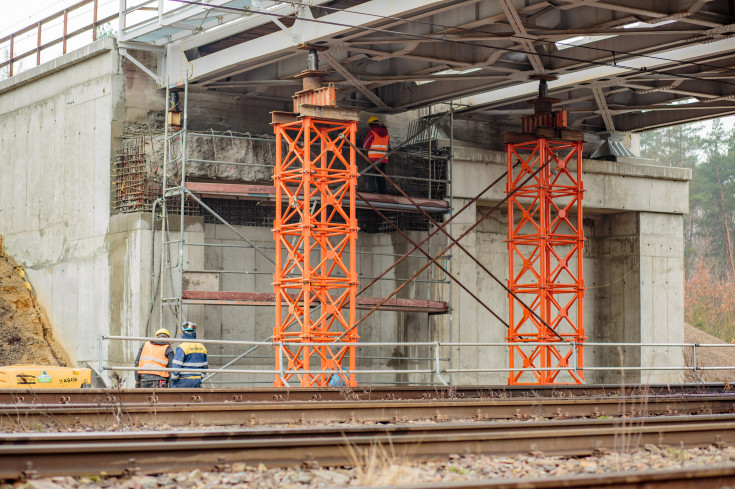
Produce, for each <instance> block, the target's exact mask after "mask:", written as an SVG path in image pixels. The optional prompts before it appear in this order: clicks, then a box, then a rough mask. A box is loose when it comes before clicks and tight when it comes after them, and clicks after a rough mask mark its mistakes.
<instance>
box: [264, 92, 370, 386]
mask: <svg viewBox="0 0 735 489" xmlns="http://www.w3.org/2000/svg"><path fill="white" fill-rule="evenodd" d="M331 90H334V88H331ZM335 98H336V97H335ZM274 130H275V133H276V169H275V173H274V175H273V179H274V181H275V185H276V219H275V224H274V226H273V234H274V237H275V241H276V269H275V274H274V279H273V287H274V292H275V294H276V310H275V326H274V332H273V341H274V343H286V347H285V348H282V349H279V352H278V355H277V356H276V369H277V370H280V369H281V363H282V362H283V361H285V362H286V363H287V364H288V367H289V368H288V370H292V371H294V370H295V371H296V373H291V374H287V375H286V376H285V378H284V377H283V376H281V375H278V376H276V378H275V381H274V386H275V387H282V386H283V385H284V382H287V381H288V380H289V379H290V378H291V377H292V376H294V375H296V376H297V377H299V379H300V380H301V386H302V387H311V386H313V385H318V386H322V387H325V386H327V385H328V383H329V381H330V375H328V374H326V373H316V374H314V373H309V371H310V370H311V366H312V365H313V363H312V362H314V360H316V361H317V363H318V364H319V365H320V366H321V368H320V370H322V371H334V372H338V373H339V375H340V377H341V378H342V379H343V382H344V383H345V384H347V385H355V377H354V374H350V373H349V372H351V371H354V370H355V349H354V346H351V345H353V344H354V343H356V342H357V339H358V335H357V332H356V331H355V330H352V331H348V330H349V328H350V326H351V325H353V324H354V323H355V302H356V301H355V299H356V296H357V286H358V284H359V281H358V278H357V260H356V252H357V230H358V227H357V218H356V215H355V188H356V186H357V165H356V164H355V151H354V150H353V149H352V148H351V147H350V146H349V145H348V144H346V141H347V140H349V141H351V142H352V143H353V144H354V142H355V139H356V135H357V122H356V121H354V120H338V119H327V118H316V117H308V116H307V117H301V118H299V119H298V120H296V121H294V122H288V123H279V124H275V127H274ZM284 145H285V146H286V147H287V148H288V149H287V151H286V152H285V154H284V151H283V146H284ZM313 146H318V147H319V149H318V150H317V151H313ZM284 201H285V202H286V203H285V205H284ZM345 201H347V202H348V204H347V205H346V206H345V204H344V203H345ZM312 254H316V256H312ZM312 260H314V261H312ZM284 305H285V306H286V312H285V314H284V311H283V306H284ZM345 310H346V311H345ZM312 314H315V315H316V317H314V318H312ZM344 331H348V333H347V334H346V335H343V334H342V333H343V332H344ZM337 338H339V339H341V340H342V341H343V342H344V343H347V345H339V346H336V347H334V346H330V343H334V341H335V340H336V339H337ZM304 341H307V342H312V344H311V345H309V344H303V342H304ZM313 343H317V344H319V346H315V345H314V344H313ZM290 344H294V347H293V348H292V347H290V346H289V345H290ZM284 354H285V359H284V358H283V356H282V355H284ZM345 371H346V372H345ZM299 372H304V373H299Z"/></svg>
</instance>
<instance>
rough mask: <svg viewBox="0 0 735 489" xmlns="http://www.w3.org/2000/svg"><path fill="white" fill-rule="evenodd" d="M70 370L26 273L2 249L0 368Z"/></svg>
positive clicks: (0, 264) (0, 277)
mask: <svg viewBox="0 0 735 489" xmlns="http://www.w3.org/2000/svg"><path fill="white" fill-rule="evenodd" d="M23 363H32V364H36V365H61V366H68V365H69V360H68V357H67V356H66V354H65V353H64V351H63V350H62V349H61V348H60V347H59V346H58V345H57V344H56V343H55V342H54V339H53V336H52V333H51V326H50V324H49V321H48V318H47V317H46V314H45V313H44V312H43V310H42V309H41V306H40V305H39V304H38V301H37V300H36V297H35V295H34V293H33V288H32V287H31V284H30V283H29V282H28V281H27V280H26V278H25V271H24V270H23V268H22V267H21V266H20V265H18V264H17V263H16V262H15V261H14V260H13V259H12V258H10V257H9V256H7V255H5V254H4V253H3V252H2V250H1V249H0V365H13V364H23Z"/></svg>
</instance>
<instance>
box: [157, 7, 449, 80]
mask: <svg viewBox="0 0 735 489" xmlns="http://www.w3.org/2000/svg"><path fill="white" fill-rule="evenodd" d="M444 3H445V2H443V1H442V0H404V1H401V2H395V1H393V0H372V1H369V2H366V3H363V4H360V5H357V6H355V7H351V8H349V9H346V10H344V11H341V12H336V13H333V14H329V15H325V16H323V17H321V18H320V19H319V21H318V22H310V21H308V20H303V19H299V20H297V21H296V22H295V23H294V25H293V26H292V27H291V30H294V31H296V30H298V31H299V33H300V35H301V41H302V42H304V43H315V42H317V41H320V40H325V39H329V38H331V37H333V36H336V35H339V34H345V33H347V32H349V31H351V30H352V29H354V28H355V27H362V26H369V25H371V24H374V23H375V22H376V19H375V17H374V16H372V15H371V14H373V13H375V12H380V14H381V15H383V16H399V15H406V14H409V13H412V12H415V11H417V10H420V9H427V8H431V7H433V6H436V5H443V4H444ZM293 49H295V48H294V46H293V42H292V40H291V38H290V36H289V35H288V33H286V32H284V31H279V32H274V33H271V34H268V35H266V36H262V37H258V38H256V39H253V40H251V41H247V42H244V43H241V44H237V45H235V46H232V47H229V48H226V49H223V50H221V51H217V52H216V53H212V54H210V55H207V56H203V57H201V58H198V59H195V60H192V61H189V62H188V63H189V64H190V65H191V67H192V76H191V80H190V81H200V80H204V79H207V78H210V77H212V76H216V75H218V74H221V73H224V72H227V71H228V70H231V69H233V68H236V67H242V65H244V64H246V63H251V62H257V61H260V60H264V59H267V58H271V57H274V56H278V55H279V54H281V53H283V52H284V51H289V50H293ZM169 55H171V52H170V51H169ZM181 56H183V53H182V54H181ZM173 81H174V82H175V81H176V80H173Z"/></svg>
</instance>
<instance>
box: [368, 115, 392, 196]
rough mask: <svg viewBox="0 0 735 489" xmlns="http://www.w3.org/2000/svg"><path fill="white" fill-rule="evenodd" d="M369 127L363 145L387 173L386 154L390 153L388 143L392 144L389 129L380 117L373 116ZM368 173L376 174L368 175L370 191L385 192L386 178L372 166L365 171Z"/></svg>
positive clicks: (376, 163) (381, 169)
mask: <svg viewBox="0 0 735 489" xmlns="http://www.w3.org/2000/svg"><path fill="white" fill-rule="evenodd" d="M368 126H370V129H368V132H367V134H366V135H365V140H364V141H363V142H362V147H363V148H364V149H365V150H367V157H368V158H369V159H370V161H372V162H373V163H375V166H377V167H378V169H380V171H382V172H383V173H385V168H386V166H387V163H388V160H387V159H386V158H385V156H386V155H387V154H388V145H389V144H390V136H389V135H388V129H386V127H385V126H384V125H383V124H381V123H380V119H378V118H377V117H375V116H372V117H370V118H369V119H368ZM365 174H366V175H369V174H374V175H375V176H372V175H371V176H370V177H368V180H367V186H368V192H377V193H380V194H384V193H385V178H384V177H383V176H382V175H380V174H379V173H378V172H377V171H375V168H373V167H372V166H371V167H370V168H368V170H367V171H366V172H365Z"/></svg>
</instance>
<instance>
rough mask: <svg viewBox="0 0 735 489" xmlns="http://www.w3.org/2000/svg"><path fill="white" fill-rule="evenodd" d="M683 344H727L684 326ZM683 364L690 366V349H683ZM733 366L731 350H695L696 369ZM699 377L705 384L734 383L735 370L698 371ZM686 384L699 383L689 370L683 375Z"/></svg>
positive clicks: (734, 359) (692, 327)
mask: <svg viewBox="0 0 735 489" xmlns="http://www.w3.org/2000/svg"><path fill="white" fill-rule="evenodd" d="M684 343H699V344H715V343H716V344H726V343H727V342H725V341H722V340H721V339H719V338H717V337H715V336H712V335H711V334H707V333H705V332H704V331H702V330H699V329H697V328H695V327H694V326H690V325H688V324H686V323H685V324H684ZM684 363H685V364H686V365H687V366H688V367H691V366H692V349H691V348H684ZM733 364H735V357H734V356H733V354H732V348H712V347H710V348H697V366H698V367H725V366H728V367H729V366H731V365H733ZM699 376H700V377H702V379H703V380H704V381H705V382H731V383H735V370H705V371H699ZM684 380H685V381H686V382H699V379H697V378H696V376H695V375H694V373H693V372H692V371H691V370H687V371H686V372H685V373H684Z"/></svg>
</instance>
